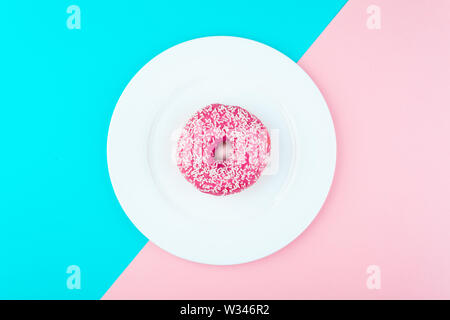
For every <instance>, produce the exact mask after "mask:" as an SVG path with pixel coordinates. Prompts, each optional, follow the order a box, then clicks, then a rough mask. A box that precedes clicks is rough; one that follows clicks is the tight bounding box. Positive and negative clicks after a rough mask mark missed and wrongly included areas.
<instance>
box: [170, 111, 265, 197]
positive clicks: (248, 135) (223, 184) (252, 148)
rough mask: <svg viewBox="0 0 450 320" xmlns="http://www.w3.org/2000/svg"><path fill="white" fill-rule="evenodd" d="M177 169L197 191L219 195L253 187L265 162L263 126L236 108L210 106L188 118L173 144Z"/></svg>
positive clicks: (257, 120)
mask: <svg viewBox="0 0 450 320" xmlns="http://www.w3.org/2000/svg"><path fill="white" fill-rule="evenodd" d="M176 155H177V166H178V168H179V170H180V171H181V173H182V175H183V176H184V177H185V178H186V180H187V181H189V182H190V183H192V184H193V185H194V186H195V187H196V188H197V189H198V190H200V191H201V192H204V193H208V194H211V195H216V196H221V195H230V194H233V193H237V192H240V191H242V190H244V189H246V188H248V187H249V186H251V185H253V184H254V183H255V182H256V180H258V178H259V177H260V176H261V173H262V171H263V170H264V168H265V167H266V165H267V163H268V161H269V155H270V136H269V132H268V130H267V128H266V127H265V126H264V124H263V123H262V122H261V121H260V120H259V119H258V118H257V117H256V116H255V115H253V114H251V113H250V112H248V111H247V110H245V109H244V108H242V107H239V106H229V105H223V104H218V103H216V104H211V105H208V106H206V107H204V108H203V109H201V110H199V111H198V112H197V113H195V114H194V116H192V117H191V118H190V119H189V121H188V122H187V123H186V125H185V126H184V127H183V129H182V131H181V135H180V138H179V139H178V144H177V150H176Z"/></svg>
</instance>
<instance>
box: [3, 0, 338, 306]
mask: <svg viewBox="0 0 450 320" xmlns="http://www.w3.org/2000/svg"><path fill="white" fill-rule="evenodd" d="M325 3H326V5H325ZM344 3H345V1H344V0H336V1H322V2H319V1H288V0H286V1H283V0H280V1H244V2H243V1H238V0H230V1H227V2H221V1H206V0H204V1H196V2H195V3H193V2H192V1H177V2H174V1H170V2H168V1H159V2H155V1H139V2H138V1H136V2H130V1H122V2H120V3H114V5H111V3H110V1H85V0H79V1H74V2H69V3H62V2H61V1H45V2H37V1H29V3H23V2H21V3H14V2H9V3H7V4H5V6H4V8H3V9H2V10H1V13H0V14H3V15H2V18H1V19H0V28H1V29H2V30H8V31H7V32H4V33H3V34H2V41H3V43H4V44H5V45H4V47H5V48H9V49H8V50H3V51H2V52H1V55H2V59H0V64H1V70H2V77H1V79H0V81H1V82H2V83H1V87H2V107H3V108H2V116H1V117H0V122H1V125H0V133H1V135H2V137H7V138H6V139H3V140H2V150H3V151H4V153H3V154H2V157H0V180H1V181H2V183H1V184H0V193H1V194H2V201H0V211H1V212H2V215H1V217H2V218H4V219H5V220H6V221H5V222H4V223H0V228H1V227H3V228H2V230H1V232H0V237H2V238H1V243H2V244H3V247H2V253H3V255H2V256H3V260H2V263H1V264H0V298H4V299H48V298H53V299H98V298H101V297H102V295H103V294H104V293H105V292H106V291H107V289H108V288H109V287H110V286H111V284H112V283H113V282H114V281H115V280H116V279H117V277H118V276H119V275H120V274H121V273H122V271H123V270H124V269H125V268H126V266H127V265H128V264H129V262H130V261H131V260H132V259H133V258H134V257H135V256H136V254H137V253H138V252H139V251H140V250H141V249H142V247H143V246H144V245H145V243H146V242H147V240H146V239H145V238H144V237H143V236H142V235H141V234H140V233H139V232H138V231H137V229H136V228H135V227H134V226H133V225H132V223H131V222H130V221H129V220H128V218H127V216H126V215H125V214H124V213H123V211H122V210H121V208H120V206H119V203H118V201H117V200H116V198H115V196H114V193H113V190H112V187H111V184H110V181H109V177H108V171H107V164H106V138H107V133H108V126H109V121H110V117H111V114H112V112H113V109H114V106H115V104H116V102H117V100H118V98H119V96H120V94H121V92H122V90H123V89H124V88H125V86H126V84H127V83H128V81H129V80H130V79H131V78H132V76H133V75H134V74H135V73H136V72H137V71H138V70H139V69H140V68H141V67H142V66H143V65H144V64H145V63H146V62H148V60H149V59H151V58H152V57H154V56H156V55H157V54H158V53H160V52H162V51H163V50H165V49H167V48H169V47H171V46H173V45H175V44H177V43H180V42H183V41H186V40H189V39H193V38H198V37H202V36H209V35H232V36H240V37H244V38H250V39H255V40H257V41H260V42H263V43H266V44H268V45H270V46H272V47H274V48H276V49H278V50H280V51H281V52H284V53H285V54H287V55H288V56H289V57H291V58H292V59H294V60H298V59H299V58H300V56H301V55H302V54H303V53H304V52H305V51H306V50H307V49H308V48H309V46H310V45H311V44H312V43H313V41H314V40H315V39H316V38H317V37H318V35H319V34H320V33H321V32H322V31H323V29H324V28H325V27H326V26H327V24H328V23H329V22H330V21H331V20H332V18H333V17H334V16H335V15H336V13H337V12H338V11H339V9H340V8H341V7H342V6H343V4H344ZM70 5H76V6H75V7H76V8H77V10H79V12H80V15H79V19H80V21H79V23H80V24H79V27H80V29H77V28H72V29H70V28H68V25H67V23H68V21H67V19H68V18H69V17H70V15H71V14H74V13H73V12H74V11H73V10H74V9H73V8H75V7H71V8H72V9H70V8H69V6H70ZM68 9H70V10H68ZM69 22H70V23H73V21H72V20H70V21H69ZM75 25H78V24H75ZM71 266H74V267H73V268H75V269H74V270H80V274H79V275H80V279H79V280H80V282H76V283H79V286H78V285H70V286H67V281H68V280H71V279H72V278H70V276H74V275H70V274H68V273H66V272H67V270H72V267H71ZM78 288H79V289H78Z"/></svg>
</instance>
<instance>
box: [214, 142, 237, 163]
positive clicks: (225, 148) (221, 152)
mask: <svg viewBox="0 0 450 320" xmlns="http://www.w3.org/2000/svg"><path fill="white" fill-rule="evenodd" d="M232 152H233V146H232V145H231V142H230V141H229V140H228V139H227V138H225V137H224V138H223V139H222V141H220V142H219V143H218V144H217V146H216V148H215V149H214V160H216V161H219V162H225V161H227V159H229V158H230V157H231V155H232Z"/></svg>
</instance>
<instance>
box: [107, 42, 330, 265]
mask: <svg viewBox="0 0 450 320" xmlns="http://www.w3.org/2000/svg"><path fill="white" fill-rule="evenodd" d="M216 102H217V103H222V104H231V105H239V106H241V107H244V108H246V109H247V110H249V111H250V112H252V113H253V114H255V115H256V116H257V117H258V118H259V119H260V120H261V121H262V122H263V123H264V124H265V125H266V127H267V128H269V131H270V134H271V139H272V159H271V163H270V165H269V166H268V167H267V168H266V169H265V171H264V173H263V176H261V178H260V179H259V180H258V181H257V182H256V183H255V184H254V185H253V186H251V187H250V188H248V189H246V190H244V191H242V192H240V193H238V194H234V195H229V196H225V197H216V196H212V195H208V194H204V193H201V192H200V191H198V190H197V189H195V187H194V186H193V185H191V184H190V183H189V182H187V181H186V180H185V179H184V177H183V176H182V175H181V173H180V172H179V170H178V168H177V166H176V163H175V161H174V150H175V146H176V142H177V139H178V134H179V132H180V131H179V130H180V129H181V127H182V126H183V125H184V123H185V122H186V121H187V120H188V119H189V118H190V116H191V115H193V114H194V113H195V112H196V111H197V110H199V109H200V108H202V107H204V106H206V105H208V104H211V103H216ZM107 149H108V150H107V153H108V168H109V174H110V177H111V181H112V185H113V188H114V191H115V193H116V195H117V198H118V199H119V202H120V204H121V205H122V208H123V209H124V211H125V212H126V214H127V215H128V217H129V218H130V219H131V221H132V222H133V223H134V224H135V226H136V227H137V228H138V229H139V230H140V231H141V232H142V233H143V234H144V235H145V236H147V237H148V238H149V239H150V240H151V241H152V242H153V243H155V244H156V245H158V246H159V247H161V248H162V249H164V250H166V251H168V252H170V253H172V254H174V255H176V256H178V257H182V258H185V259H187V260H191V261H196V262H201V263H207V264H216V265H229V264H238V263H244V262H249V261H253V260H256V259H259V258H262V257H264V256H267V255H269V254H271V253H273V252H275V251H277V250H279V249H281V248H282V247H284V246H285V245H287V244H288V243H289V242H291V241H292V240H294V239H295V238H296V237H297V236H298V235H300V234H301V233H302V232H303V230H305V228H306V227H307V226H308V225H309V224H310V223H311V221H312V220H313V219H314V217H315V216H316V215H317V213H318V212H319V210H320V208H321V206H322V204H323V202H324V201H325V198H326V196H327V193H328V191H329V188H330V186H331V182H332V178H333V174H334V167H335V158H336V141H335V133H334V127H333V122H332V119H331V116H330V113H329V111H328V108H327V105H326V103H325V100H324V99H323V97H322V95H321V93H320V92H319V90H318V89H317V87H316V86H315V85H314V83H313V81H312V80H311V79H310V78H309V76H308V75H307V74H306V73H305V72H304V71H303V70H302V69H301V68H300V67H299V66H298V65H297V64H296V63H294V62H293V61H292V60H290V59H289V58H288V57H286V56H285V55H283V54H281V53H280V52H278V51H276V50H275V49H273V48H270V47H268V46H266V45H264V44H261V43H258V42H255V41H252V40H247V39H242V38H235V37H207V38H200V39H196V40H191V41H187V42H184V43H181V44H179V45H177V46H175V47H172V48H170V49H168V50H166V51H164V52H163V53H161V54H160V55H158V56H157V57H155V58H154V59H152V60H151V61H150V62H149V63H147V64H146V65H145V66H144V67H143V68H142V69H141V70H140V71H139V72H138V73H137V74H136V76H135V77H134V78H133V79H132V80H131V81H130V83H129V84H128V86H127V87H126V89H125V90H124V92H123V93H122V96H121V97H120V99H119V101H118V103H117V106H116V108H115V110H114V114H113V116H112V120H111V125H110V128H109V134H108V148H107Z"/></svg>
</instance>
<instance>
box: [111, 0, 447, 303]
mask: <svg viewBox="0 0 450 320" xmlns="http://www.w3.org/2000/svg"><path fill="white" fill-rule="evenodd" d="M370 4H375V5H378V6H379V7H380V8H381V29H380V30H369V29H368V28H367V27H366V20H367V18H368V17H369V15H368V14H367V13H366V9H367V7H368V6H369V5H370ZM299 65H300V66H301V67H302V68H303V69H304V70H306V72H308V74H309V75H310V76H311V77H312V79H313V80H314V81H315V82H316V84H317V85H318V87H319V88H320V90H321V91H322V93H323V95H324V97H325V99H326V100H327V102H328V105H329V108H330V111H331V114H332V116H333V119H334V123H335V127H336V134H337V142H338V159H337V167H336V175H335V180H334V183H333V186H332V189H331V191H330V194H329V197H328V199H327V201H326V203H325V205H324V207H323V209H322V210H321V212H320V213H319V215H318V216H317V218H316V219H315V220H314V221H313V223H312V224H311V226H310V227H309V228H308V229H307V230H306V231H305V232H304V233H303V234H302V235H301V236H300V237H298V238H297V239H296V240H295V241H293V242H292V243H291V244H290V245H289V246H287V247H286V248H284V249H283V250H281V251H279V252H277V253H275V254H273V255H271V256H269V257H267V258H264V259H262V260H259V261H255V262H252V263H248V264H244V265H238V266H227V267H219V266H209V265H202V264H196V263H192V262H188V261H184V260H182V259H179V258H177V257H174V256H172V255H170V254H168V253H166V252H164V251H162V250H161V249H159V248H157V247H156V246H154V245H153V244H152V243H148V244H147V245H146V246H145V247H144V249H143V250H142V251H141V252H140V253H139V254H138V256H137V257H136V258H135V259H134V261H133V262H132V263H131V264H130V265H129V267H128V268H127V269H126V270H125V271H124V272H123V274H122V275H121V276H120V277H119V278H118V279H117V281H116V282H115V283H114V285H113V286H112V287H111V288H110V290H109V291H108V292H107V293H106V294H105V296H104V299H303V298H307V299H314V298H343V299H346V298H357V299H380V298H385V299H392V298H446V299H449V298H450V230H449V227H450V80H449V78H448V77H449V76H450V1H447V0H440V1H439V0H433V1H425V0H423V1H417V0H416V1H413V0H396V1H392V0H385V1H380V0H378V1H365V0H359V1H349V2H348V3H347V5H345V6H344V8H343V9H342V10H341V11H340V13H339V14H338V15H337V16H336V18H335V19H334V20H333V21H332V22H331V23H330V25H329V26H328V27H327V28H326V30H325V31H324V32H323V33H322V35H320V37H319V38H318V39H317V41H316V42H315V43H314V44H313V45H312V46H311V48H310V49H309V50H308V52H307V53H306V54H305V55H304V56H303V57H302V59H301V60H300V61H299ZM372 264H375V265H378V266H380V268H381V289H380V290H369V289H368V288H367V286H366V279H367V277H368V274H367V273H366V268H367V267H368V266H369V265H372Z"/></svg>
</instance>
